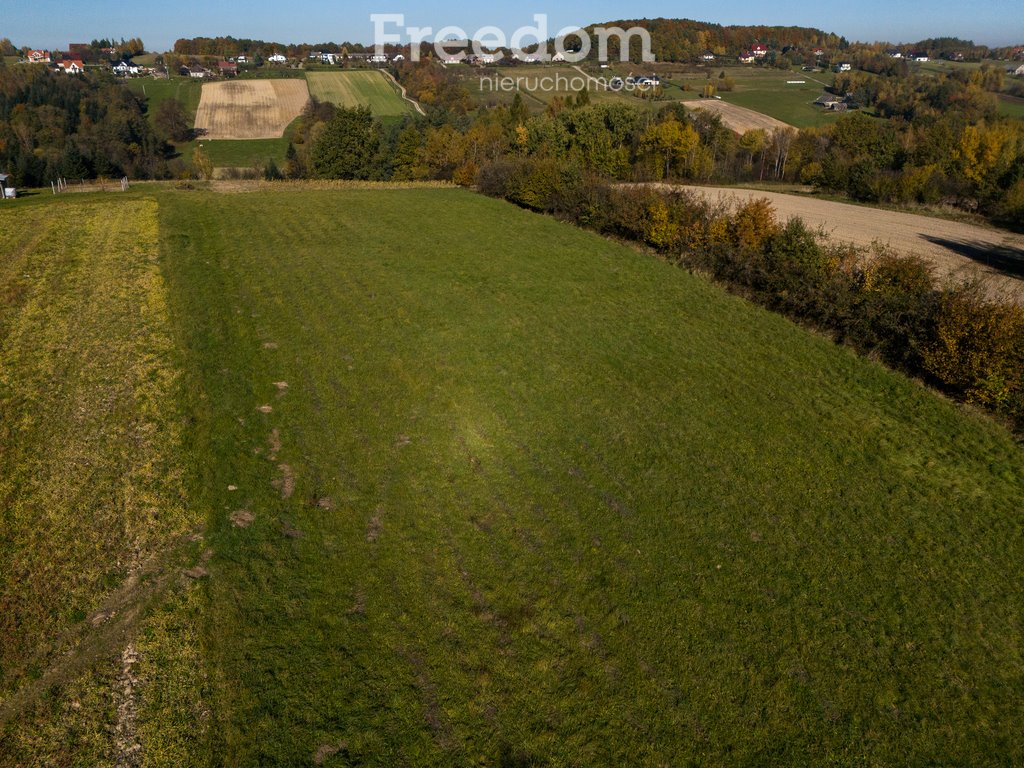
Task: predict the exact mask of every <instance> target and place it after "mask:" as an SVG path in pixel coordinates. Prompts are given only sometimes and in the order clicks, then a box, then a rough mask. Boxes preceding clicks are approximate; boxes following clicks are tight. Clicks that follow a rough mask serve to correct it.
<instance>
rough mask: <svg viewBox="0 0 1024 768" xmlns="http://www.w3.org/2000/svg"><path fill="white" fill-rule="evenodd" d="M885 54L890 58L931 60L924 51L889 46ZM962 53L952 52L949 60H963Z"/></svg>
mask: <svg viewBox="0 0 1024 768" xmlns="http://www.w3.org/2000/svg"><path fill="white" fill-rule="evenodd" d="M885 55H886V56H888V57H889V58H890V59H906V60H907V61H919V62H922V63H923V62H927V61H931V57H930V56H929V55H928V54H927V53H925V52H924V51H911V52H910V53H903V51H901V50H899V49H898V48H891V49H889V50H888V51H886V52H885ZM963 60H964V55H963V54H962V53H954V54H953V55H952V57H951V61H963Z"/></svg>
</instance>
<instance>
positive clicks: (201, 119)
mask: <svg viewBox="0 0 1024 768" xmlns="http://www.w3.org/2000/svg"><path fill="white" fill-rule="evenodd" d="M307 101H309V89H308V88H307V86H306V81H305V80H298V79H285V80H229V81H227V82H224V83H207V84H206V85H204V86H203V96H202V99H201V100H200V102H199V111H198V112H197V114H196V125H195V127H196V130H199V131H205V133H204V134H203V135H204V137H205V138H208V139H276V138H280V137H281V136H283V135H284V132H285V129H286V128H287V127H288V126H289V125H290V124H291V122H292V121H293V120H295V118H297V117H298V116H299V115H300V114H301V113H302V109H303V107H305V106H306V102H307Z"/></svg>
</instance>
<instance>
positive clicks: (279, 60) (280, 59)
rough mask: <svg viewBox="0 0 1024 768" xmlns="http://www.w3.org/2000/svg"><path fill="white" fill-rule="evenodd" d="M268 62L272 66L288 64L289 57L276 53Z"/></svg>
mask: <svg viewBox="0 0 1024 768" xmlns="http://www.w3.org/2000/svg"><path fill="white" fill-rule="evenodd" d="M267 61H269V62H270V63H271V64H287V63H288V57H287V56H285V55H284V54H283V53H275V54H273V55H272V56H270V57H269V58H268V59H267Z"/></svg>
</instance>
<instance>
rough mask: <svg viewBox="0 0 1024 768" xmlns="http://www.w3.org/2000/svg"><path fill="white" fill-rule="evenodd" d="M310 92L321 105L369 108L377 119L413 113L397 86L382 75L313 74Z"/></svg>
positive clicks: (375, 73) (310, 75)
mask: <svg viewBox="0 0 1024 768" xmlns="http://www.w3.org/2000/svg"><path fill="white" fill-rule="evenodd" d="M306 80H307V81H308V82H309V92H310V94H312V95H313V96H315V97H316V98H318V99H320V101H328V102H331V103H334V104H338V105H339V106H342V107H358V106H366V107H369V108H370V110H371V111H372V112H373V114H374V115H375V116H376V117H399V116H402V115H408V114H411V113H412V105H411V104H410V103H409V102H407V101H405V100H404V99H403V98H402V97H401V95H400V94H399V93H398V91H397V90H396V89H395V86H394V85H393V84H392V83H391V82H390V81H389V80H388V79H387V78H385V77H384V75H383V74H381V73H380V72H361V71H351V72H309V73H307V74H306Z"/></svg>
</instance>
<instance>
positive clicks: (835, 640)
mask: <svg viewBox="0 0 1024 768" xmlns="http://www.w3.org/2000/svg"><path fill="white" fill-rule="evenodd" d="M160 215H161V228H162V242H163V253H164V261H163V264H164V270H165V274H166V275H167V279H168V282H169V287H170V291H171V297H172V314H173V318H174V322H175V324H176V325H177V327H178V328H179V332H180V333H181V337H180V338H181V341H182V343H183V344H185V345H187V346H188V348H189V349H190V353H191V355H192V357H191V360H190V365H189V368H190V369H191V370H192V371H193V372H194V375H195V376H196V382H195V384H196V387H197V389H198V390H199V391H202V392H203V393H204V394H203V396H204V398H205V399H204V401H203V402H204V406H203V409H202V410H200V411H199V412H198V413H197V419H198V421H197V422H196V425H197V434H201V435H208V436H209V438H208V442H206V443H205V444H204V443H203V441H200V442H199V443H198V444H197V446H196V450H198V451H199V455H198V458H197V461H196V465H197V467H200V468H201V470H200V471H201V473H202V476H201V477H200V478H199V480H200V481H201V484H202V485H203V486H204V487H206V488H208V489H210V492H211V494H212V499H211V504H212V505H213V509H214V510H215V514H214V516H213V518H212V519H211V521H210V522H211V532H210V538H211V543H212V544H213V546H214V548H215V550H216V555H215V556H214V559H213V560H212V562H211V563H210V566H209V567H210V570H211V580H210V583H209V601H210V603H209V611H210V613H209V616H208V622H207V626H208V632H209V634H208V637H207V639H206V641H205V647H207V648H208V649H209V654H210V655H209V658H208V660H207V663H208V665H209V668H210V669H211V670H212V674H213V684H212V689H211V700H212V703H213V705H214V713H215V720H214V722H213V727H212V729H211V731H212V733H213V734H215V735H214V740H213V743H212V744H211V745H210V747H211V748H212V749H214V750H215V751H216V752H217V754H218V755H220V756H221V757H223V759H224V761H225V762H227V763H230V764H255V763H259V762H262V763H264V764H271V763H294V762H298V761H309V760H310V759H312V757H313V756H314V754H315V753H317V752H318V750H320V749H321V748H323V749H324V750H325V751H324V752H322V753H321V754H330V753H331V750H334V753H335V757H334V760H335V762H334V763H333V764H337V765H346V764H355V763H359V764H365V765H395V764H403V763H404V764H414V765H451V764H469V763H473V762H476V763H480V764H497V763H499V762H501V761H502V760H504V761H505V763H506V764H512V763H513V762H514V761H520V763H519V764H527V763H526V761H527V760H528V759H529V758H531V757H534V758H537V759H538V760H541V759H543V760H549V761H550V762H551V763H552V764H575V765H594V764H622V765H624V764H630V765H644V764H649V765H658V764H673V765H680V764H686V763H687V762H688V761H698V762H704V763H710V764H733V765H735V764H744V763H746V764H764V763H769V762H775V763H779V764H787V765H792V764H822V763H826V762H829V761H831V762H834V763H837V764H853V763H857V762H859V761H864V762H866V763H869V764H870V763H902V764H907V763H915V764H925V763H946V764H957V763H960V764H974V765H981V764H986V763H990V764H1005V763H1012V762H1018V761H1020V760H1022V759H1024V737H1022V736H1021V733H1020V730H1019V728H1018V727H1017V724H1019V722H1020V721H1021V719H1022V718H1024V705H1022V700H1021V698H1020V697H1019V696H1018V695H1017V691H1019V687H1020V684H1021V679H1022V671H1024V667H1022V659H1021V653H1020V648H1021V627H1020V616H1021V615H1022V614H1024V599H1022V595H1021V590H1020V588H1019V584H1018V583H1017V581H1016V580H1015V579H1013V578H1010V577H1009V576H1010V575H1011V574H1014V573H1016V572H1017V570H1018V569H1019V564H1020V562H1021V558H1022V556H1024V545H1022V536H1021V533H1022V531H1021V521H1020V517H1019V510H1020V509H1021V508H1022V507H1024V487H1022V482H1021V477H1022V476H1024V459H1022V455H1021V452H1020V450H1019V448H1017V447H1015V446H1014V445H1013V444H1012V442H1011V440H1010V439H1009V438H1008V437H1007V436H1006V435H1005V434H1004V433H1002V432H1001V431H1000V430H999V429H997V428H995V427H993V426H992V425H990V424H989V423H987V422H984V421H981V420H978V419H974V418H972V417H970V416H965V415H963V414H962V413H959V412H958V411H957V410H956V409H955V408H954V407H952V406H951V405H949V404H947V403H945V402H943V401H941V400H940V399H938V398H936V397H934V396H932V395H930V394H928V393H927V392H924V391H923V390H921V389H920V388H919V387H917V386H915V385H913V384H911V383H908V382H907V381H905V380H903V379H902V378H900V377H898V376H895V375H892V374H890V373H888V372H886V371H884V370H882V369H881V368H879V367H878V366H875V365H872V364H870V363H866V362H863V361H861V360H858V359H855V358H854V357H853V356H851V355H850V354H848V353H847V352H845V351H843V350H841V349H837V348H835V347H834V346H833V345H831V344H830V343H828V342H827V341H825V340H822V339H818V338H816V337H813V336H810V335H808V334H806V333H804V332H803V331H800V330H798V329H796V328H794V327H793V326H792V325H790V324H789V323H787V322H785V321H783V320H781V319H779V318H777V317H774V316H771V315H769V314H766V313H764V312H762V311H759V310H757V309H754V308H751V307H750V306H747V305H746V304H744V303H743V302H741V301H739V300H736V299H733V298H729V297H727V296H725V295H723V294H722V292H721V291H719V290H717V289H715V288H712V287H710V286H708V285H707V284H706V283H704V282H703V281H702V280H700V279H697V278H694V277H691V276H689V275H687V274H685V273H683V272H681V271H678V270H676V269H673V268H671V267H669V266H667V265H663V264H661V263H659V262H656V261H654V260H651V259H650V258H648V257H645V256H641V255H638V254H636V253H635V252H633V251H631V250H629V249H626V248H623V247H620V246H617V245H614V244H611V243H608V242H605V241H603V240H601V239H599V238H597V237H595V236H592V235H590V234H587V233H583V232H579V231H576V230H573V229H570V228H567V227H565V226H563V225H560V224H558V223H556V222H554V221H552V220H549V219H545V218H540V217H537V216H534V215H531V214H528V213H525V212H521V211H518V210H516V209H514V208H511V207H509V206H507V205H504V204H502V203H499V202H495V201H491V200H487V199H484V198H480V197H474V196H472V195H470V194H469V193H466V192H461V191H451V192H438V191H405V192H397V191H396V192H383V193H382V192H376V193H374V192H356V191H351V192H336V193H329V192H323V193H313V192H271V193H264V194H261V195H258V196H257V195H233V196H218V195H215V194H210V193H168V194H167V195H166V196H164V197H163V198H162V201H161V207H160ZM268 345H269V346H268ZM275 382H287V383H288V385H289V386H288V388H287V389H286V390H285V392H284V394H283V395H280V394H279V388H278V387H277V386H275ZM264 405H266V406H270V408H271V409H272V410H271V412H269V413H261V412H260V411H258V410H257V409H258V408H259V407H260V406H264ZM275 430H276V432H275ZM277 442H280V445H279V446H278V445H276V443H277ZM204 451H206V452H207V453H206V454H205V456H204V455H203V452H204ZM293 482H294V487H292V483H293ZM229 484H230V485H237V486H238V487H239V488H240V490H239V491H237V492H235V493H231V492H229V491H228V490H227V487H228V485H229ZM239 508H245V509H246V510H248V511H251V512H253V513H254V514H255V515H256V521H255V523H254V524H253V526H252V527H251V528H248V529H244V530H243V529H236V528H233V527H232V526H231V525H230V524H229V522H228V515H229V513H230V512H231V511H233V510H237V509H239ZM325 764H332V763H330V762H327V763H325Z"/></svg>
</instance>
